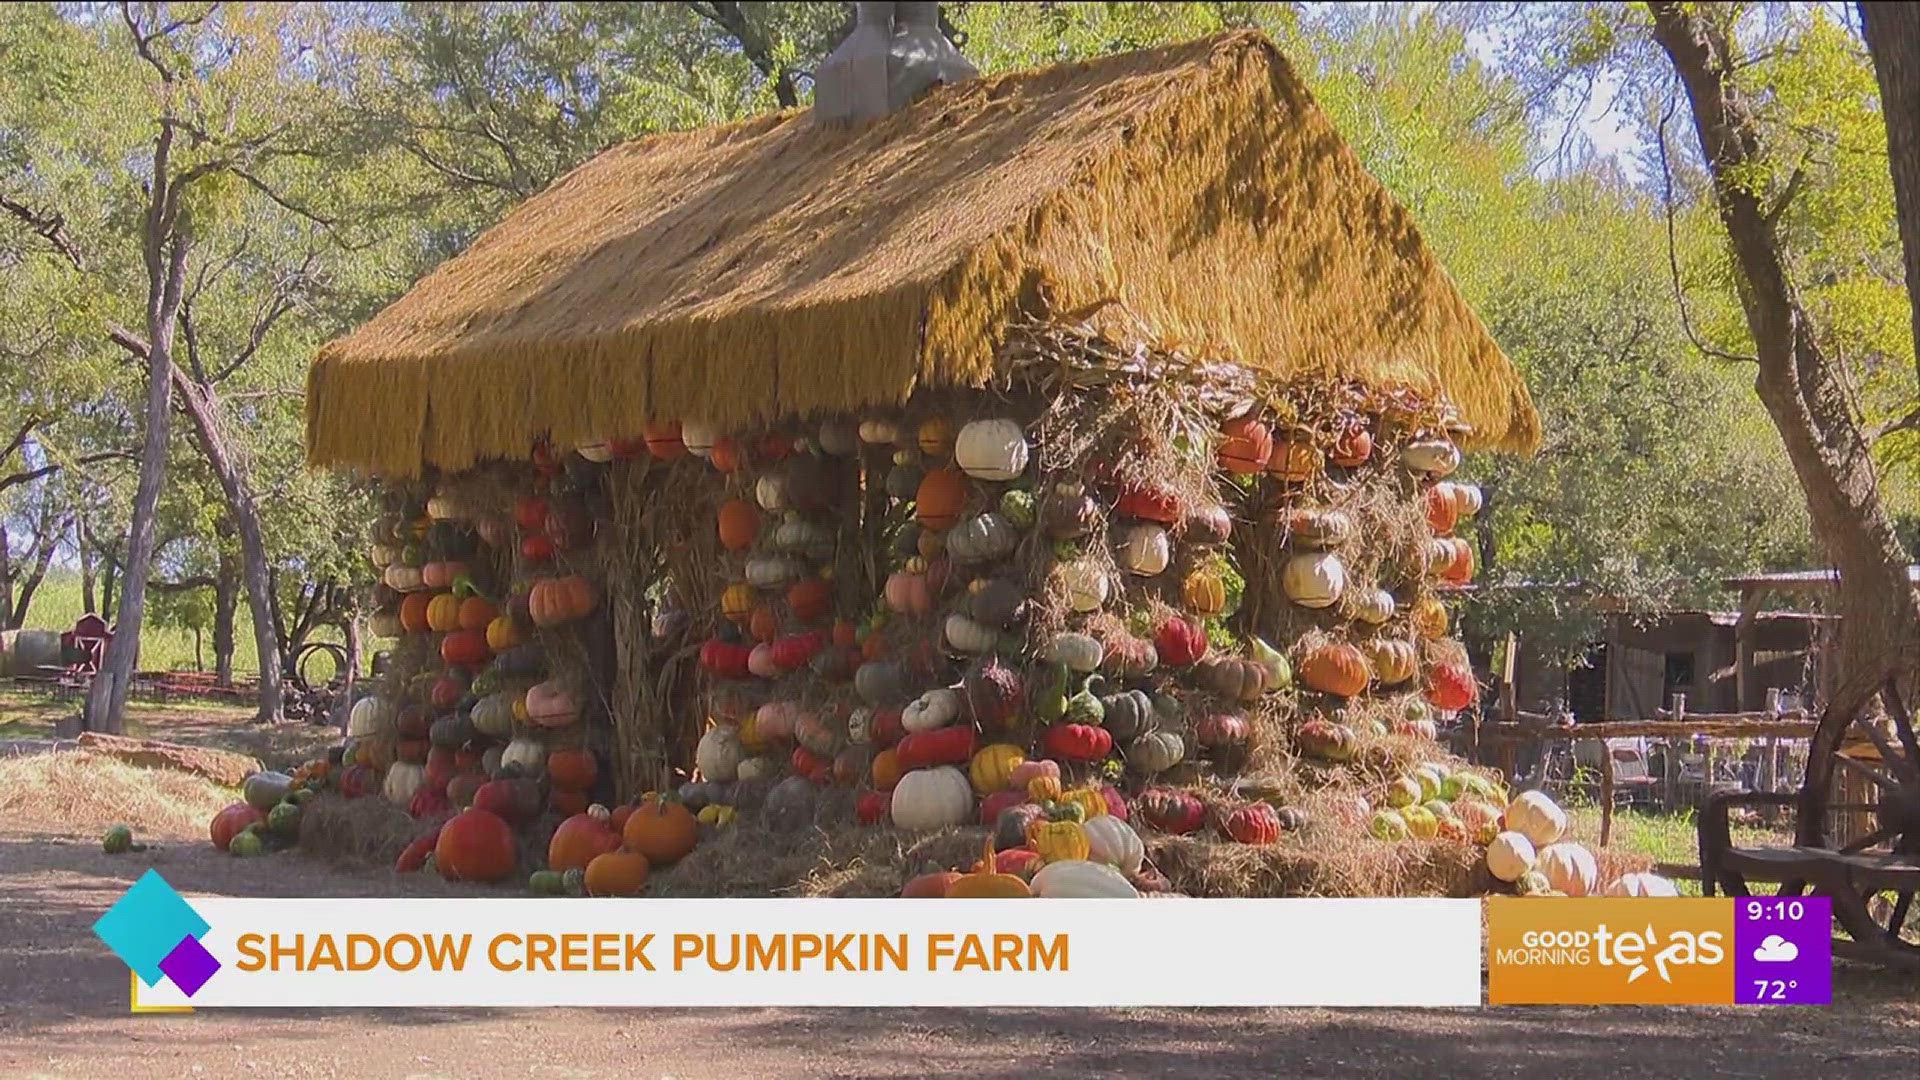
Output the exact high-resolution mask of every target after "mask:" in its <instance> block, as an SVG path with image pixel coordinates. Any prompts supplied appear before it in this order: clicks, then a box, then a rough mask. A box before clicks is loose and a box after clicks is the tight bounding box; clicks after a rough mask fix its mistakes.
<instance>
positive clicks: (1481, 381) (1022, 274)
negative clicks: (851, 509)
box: [307, 33, 1539, 475]
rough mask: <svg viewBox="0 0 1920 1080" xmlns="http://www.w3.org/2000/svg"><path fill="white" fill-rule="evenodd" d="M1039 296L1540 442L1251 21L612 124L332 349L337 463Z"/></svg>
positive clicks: (703, 411) (328, 353)
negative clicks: (1092, 54) (718, 123)
mask: <svg viewBox="0 0 1920 1080" xmlns="http://www.w3.org/2000/svg"><path fill="white" fill-rule="evenodd" d="M1022 312H1028V313H1032V312H1041V313H1044V314H1046V315H1049V316H1050V317H1057V318H1068V319H1082V318H1088V317H1091V318H1092V319H1093V320H1094V321H1095V323H1096V324H1102V325H1106V326H1110V327H1111V329H1112V331H1113V332H1114V333H1115V334H1116V335H1117V336H1119V337H1122V338H1137V337H1140V336H1142V335H1143V334H1145V335H1147V336H1150V337H1152V338H1153V339H1154V343H1155V344H1158V345H1160V346H1162V347H1178V348H1183V349H1186V350H1187V351H1189V352H1193V353H1197V354H1204V355H1209V356H1213V357H1221V358H1226V359H1232V360H1237V361H1239V362H1241V363H1244V364H1248V365H1251V366H1255V367H1260V368H1265V369H1268V370H1273V371H1276V372H1280V373H1286V374H1290V373H1296V372H1313V371H1327V372H1334V373H1340V374H1348V375H1358V376H1361V377H1364V378H1369V379H1372V380H1376V381H1388V380H1394V381H1403V382H1407V383H1411V384H1413V385H1414V386H1416V387H1418V388H1420V389H1423V390H1426V391H1428V392H1433V391H1443V392H1444V393H1446V394H1447V395H1448V396H1449V397H1451V398H1452V399H1453V401H1454V402H1455V403H1456V404H1457V405H1458V406H1459V407H1460V409H1461V412H1462V415H1463V417H1464V418H1465V419H1466V420H1467V421H1468V422H1469V423H1471V424H1472V425H1473V426H1474V428H1475V429H1476V438H1477V440H1478V442H1479V443H1480V444H1481V445H1491V446H1499V447H1505V448H1511V449H1531V448H1532V447H1533V446H1534V445H1535V443H1536V442H1537V441H1538V428H1539V418H1538V416H1537V415H1536V414H1535V412H1534V409H1533V406H1532V403H1531V401H1530V400H1529V398H1528V396H1527V391H1526V388H1525V386H1524V385H1523V384H1522V383H1521V380H1520V377H1519V375H1518V374H1517V373H1516V372H1515V370H1514V368H1513V366H1512V364H1511V363H1509V362H1508V360H1507V358H1506V357H1505V356H1503V355H1502V354H1501V352H1500V350H1499V347H1498V346H1496V345H1495V344H1494V343H1493V340H1492V339H1491V338H1490V337H1489V336H1488V334H1487V332H1486V329H1485V327H1484V326H1482V325H1481V323H1480V320H1479V319H1478V318H1477V317H1476V316H1475V315H1474V313H1473V312H1472V311H1471V310H1469V309H1468V307H1467V305H1466V303H1465V302H1464V301H1463V300H1462V299H1461V297H1460V295H1459V293H1458V291H1457V290H1456V289H1455V288H1454V285H1453V283H1452V282H1451V281H1450V280H1449V279H1448V277H1447V275H1446V272H1445V271H1444V270H1443V269H1441V267H1440V265H1439V264H1438V263H1437V262H1436V261H1435V260H1434V257H1433V255H1432V253H1431V252H1430V251H1428V249H1427V247H1426V245H1425V244H1424V243H1423V242H1422V241H1421V239H1420V235H1419V233H1418V231H1417V230H1416V229H1415V228H1414V225H1413V221H1412V219H1411V218H1410V217H1409V216H1408V214H1407V212H1406V211H1405V210H1404V209H1403V208H1402V207H1400V206H1399V205H1398V204H1396V203H1395V202H1394V201H1393V199H1392V198H1391V197H1390V196H1389V195H1388V194H1387V192H1386V191H1385V189H1383V188H1382V187H1381V186H1380V184H1379V183H1377V182H1376V181H1375V180H1373V179H1372V178H1371V177H1369V176H1368V175H1367V174H1366V173H1365V172H1364V171H1363V170H1362V169H1361V168H1360V166H1359V164H1358V162H1357V161H1356V160H1355V158H1354V156H1353V154H1352V152H1351V150H1350V149H1349V148H1348V147H1347V145H1346V144H1345V143H1344V142H1343V141H1342V140H1341V139H1340V137H1339V136H1338V135H1337V134H1336V133H1335V132H1334V130H1333V128H1332V126H1331V125H1330V124H1329V123H1328V121H1327V119H1326V118H1325V117H1324V116H1323V115H1322V114H1321V113H1320V111H1319V110H1318V108H1317V107H1316V106H1315V105H1314V104H1313V101H1312V99H1311V98H1310V97H1309V95H1308V94H1307V92H1306V90H1305V89H1304V87H1303V86H1302V85H1301V83H1300V80H1299V78H1298V76H1297V75H1296V74H1295V73H1294V71H1293V69H1292V67H1291V66H1290V65H1289V64H1288V63H1287V61H1286V60H1285V58H1284V57H1282V56H1281V55H1280V53H1279V51H1278V50H1277V49H1275V48H1274V46H1273V45H1272V44H1271V43H1270V42H1269V41H1267V40H1266V39H1265V38H1263V37H1261V36H1259V35H1257V34H1245V33H1242V34H1229V35H1222V36H1217V37H1213V38H1208V39H1204V40H1201V41H1195V42H1191V43H1187V44H1183V45H1176V46H1169V47H1165V48H1159V49H1149V50H1144V51H1140V52H1133V53H1127V54H1124V55H1120V56H1113V57H1108V58H1105V59H1101V60H1095V61H1091V62H1088V63H1080V64H1064V65H1059V66H1056V67H1050V68H1045V69H1042V70H1039V71H1032V72H1021V73H1016V74H1011V75H1003V76H999V77H996V78H990V79H982V80H978V81H975V82H970V83H966V84H962V85H959V86H953V87H943V88H939V89H936V90H935V91H933V92H932V93H930V94H928V95H927V96H926V97H924V98H922V99H921V100H920V101H919V102H917V103H916V104H914V105H913V106H911V107H909V108H907V109H905V110H903V111H901V112H899V113H896V114H894V115H892V116H889V117H885V118H883V119H881V120H879V121H875V122H873V123H871V124H869V125H866V126H864V127H860V128H857V129H852V130H832V129H828V128H823V127H821V126H819V125H817V124H815V123H813V122H811V120H810V119H809V118H808V117H807V116H806V115H805V114H804V113H795V112H788V113H782V114H778V115H772V116H762V117H758V118H755V119H752V120H748V121H744V122H741V123H736V124H730V125H726V126H722V127H715V128H707V129H703V130H699V131H689V132H680V133H674V134H665V135H657V136H652V137H649V138H645V139H640V140H637V141H635V142H631V143H627V144H624V145H621V146H616V147H614V148H613V149H610V150H608V151H606V152H605V153H603V154H601V155H600V156H599V157H597V158H595V159H594V160H592V161H590V162H588V163H587V164H585V165H583V166H581V167H580V168H578V169H576V170H575V171H574V172H572V173H571V174H569V175H568V176H566V177H564V178H562V179H561V180H559V181H558V182H556V183H555V184H554V185H553V186H552V187H551V188H549V189H548V190H547V191H545V192H543V193H541V194H540V195H537V196H535V197H534V198H532V199H529V200H527V202H526V203H525V204H524V205H522V206H520V207H519V208H518V209H517V210H515V211H514V212H513V213H511V214H510V215H508V217H507V218H506V220H505V221H503V222H501V223H500V224H499V225H497V226H495V227H494V228H493V229H491V230H489V231H488V232H486V233H485V234H484V235H482V236H481V237H480V238H479V239H478V240H476V241H475V242H474V244H473V246H472V247H471V248H469V249H468V250H467V251H466V252H464V253H463V254H461V255H460V256H458V257H456V258H454V259H451V260H449V261H448V262H447V263H445V264H444V265H442V266H441V267H439V268H438V269H437V270H435V271H434V272H433V273H431V274H429V275H428V276H427V277H426V278H424V279H423V280H421V281H420V282H419V283H418V284H417V285H416V286H414V288H413V290H412V291H410V292H409V293H407V295H405V296H404V297H402V298H401V299H400V300H398V301H396V302H395V303H394V304H392V305H391V306H390V307H388V308H387V309H386V310H384V311H382V312H381V313H380V314H379V315H377V316H375V317H374V318H373V319H372V320H370V321H369V322H367V323H366V324H365V325H363V326H361V327H360V328H359V329H358V330H356V331H354V332H353V333H352V334H350V335H348V336H346V337H344V338H342V339H340V340H338V341H335V342H333V343H331V344H329V345H328V346H326V348H324V349H323V350H322V351H321V354H320V356H319V358H318V359H317V360H316V361H315V363H314V364H313V367H312V370H311V371H310V373H309V376H308V396H307V443H308V445H307V450H308V456H309V459H310V460H311V461H313V462H314V463H316V464H326V465H348V466H356V467H361V468H364V469H368V470H370V471H373V472H378V473H385V474H397V475H410V474H413V473H416V472H418V471H419V470H420V469H421V467H422V466H423V465H432V466H437V467H441V468H461V467H464V466H467V465H469V464H472V463H473V462H475V461H478V460H481V459H484V458H487V457H494V456H499V457H516V458H517V457H521V456H524V454H525V453H526V450H527V447H528V445H529V443H530V441H531V439H532V438H533V437H534V436H535V435H536V434H537V433H538V432H541V431H550V432H551V434H552V435H553V437H554V439H555V440H556V441H557V442H559V443H561V444H562V445H570V444H571V443H572V442H573V441H574V440H576V439H586V438H593V437H596V436H601V435H605V434H617V433H623V432H624V433H631V432H633V431H636V430H637V429H638V428H639V426H640V425H641V423H642V422H643V421H645V420H646V419H649V418H660V417H675V416H678V417H700V418H704V419H707V420H710V421H713V422H716V423H723V424H732V423H746V422H750V421H753V420H755V419H760V418H766V417H769V416H775V415H780V414H785V413H805V412H810V411H813V410H840V409H852V408H858V407H864V406H872V405H876V404H881V403H893V402H898V401H900V400H902V399H904V398H905V397H906V395H907V394H909V393H910V392H911V391H912V390H913V389H914V388H915V387H916V386H919V385H938V384H961V385H966V384H977V383H979V382H981V381H983V380H984V379H985V378H986V377H987V376H988V375H989V373H990V371H991V370H992V365H993V358H994V354H995V350H996V347H997V344H998V335H999V334H1000V332H1001V329H1002V328H1003V327H1004V326H1005V325H1006V323H1007V321H1008V320H1009V319H1010V318H1011V317H1013V316H1015V315H1016V314H1019V313H1022Z"/></svg>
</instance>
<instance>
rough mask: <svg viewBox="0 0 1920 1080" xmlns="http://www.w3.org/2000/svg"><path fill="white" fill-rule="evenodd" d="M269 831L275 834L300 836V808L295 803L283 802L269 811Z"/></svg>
mask: <svg viewBox="0 0 1920 1080" xmlns="http://www.w3.org/2000/svg"><path fill="white" fill-rule="evenodd" d="M267 831H268V832H270V833H272V834H273V835H275V836H285V837H289V838H291V837H296V836H299V835H300V808H299V807H298V806H295V805H294V804H293V803H290V802H283V803H281V804H279V805H278V806H275V807H274V808H273V809H271V810H269V811H267Z"/></svg>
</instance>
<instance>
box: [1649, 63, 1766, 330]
mask: <svg viewBox="0 0 1920 1080" xmlns="http://www.w3.org/2000/svg"><path fill="white" fill-rule="evenodd" d="M1679 101H1680V98H1679V95H1678V94H1673V95H1670V96H1669V97H1668V98H1667V111H1666V112H1664V113H1662V114H1661V115H1660V125H1659V129H1658V134H1657V136H1656V137H1655V140H1654V141H1655V143H1656V145H1657V146H1658V147H1659V150H1660V176H1661V178H1662V179H1663V180H1664V181H1665V185H1666V187H1665V191H1664V193H1663V196H1662V198H1661V202H1662V204H1663V205H1664V206H1665V207H1666V212H1667V270H1668V272H1669V273H1671V274H1672V275H1673V302H1674V303H1675V304H1677V305H1679V308H1680V328H1681V329H1682V330H1685V331H1686V333H1687V340H1688V341H1691V342H1693V347H1694V348H1696V349H1699V350H1700V352H1701V353H1702V354H1704V355H1706V356H1711V357H1713V358H1714V359H1716V360H1725V361H1728V362H1730V363H1736V364H1757V363H1759V362H1760V358H1759V357H1757V356H1741V355H1738V354H1735V353H1730V352H1726V351H1724V350H1721V349H1716V348H1714V347H1713V346H1711V345H1708V344H1707V343H1706V341H1704V340H1703V339H1702V338H1701V337H1700V334H1699V332H1698V331H1696V330H1695V329H1694V328H1693V317H1692V315H1691V314H1689V313H1688V311H1687V293H1686V290H1685V289H1683V288H1681V286H1680V252H1679V244H1678V242H1677V241H1676V240H1675V237H1674V221H1673V219H1674V209H1673V167H1672V166H1671V165H1670V164H1668V162H1667V124H1668V122H1669V121H1671V120H1672V119H1673V110H1674V108H1675V107H1676V106H1677V105H1678V104H1679Z"/></svg>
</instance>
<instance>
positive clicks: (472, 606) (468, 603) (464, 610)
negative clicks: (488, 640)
mask: <svg viewBox="0 0 1920 1080" xmlns="http://www.w3.org/2000/svg"><path fill="white" fill-rule="evenodd" d="M498 614H500V609H499V608H497V607H495V606H494V603H493V601H491V600H489V599H487V598H486V597H484V596H469V597H467V598H466V599H465V600H462V601H460V629H462V630H477V631H479V632H481V633H482V634H484V633H486V630H487V624H488V623H491V622H492V621H493V619H494V616H496V615H498Z"/></svg>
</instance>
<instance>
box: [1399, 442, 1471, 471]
mask: <svg viewBox="0 0 1920 1080" xmlns="http://www.w3.org/2000/svg"><path fill="white" fill-rule="evenodd" d="M1400 463H1401V464H1402V465H1405V466H1406V467H1407V468H1408V470H1410V471H1412V472H1416V473H1420V474H1422V475H1425V476H1432V477H1443V476H1447V475H1449V474H1451V473H1452V472H1453V470H1455V469H1457V468H1459V467H1460V448H1459V447H1457V446H1455V445H1453V443H1452V442H1450V441H1448V440H1446V439H1415V440H1414V441H1412V442H1410V443H1408V444H1407V446H1406V449H1404V450H1402V451H1400Z"/></svg>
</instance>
